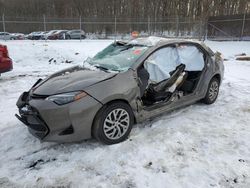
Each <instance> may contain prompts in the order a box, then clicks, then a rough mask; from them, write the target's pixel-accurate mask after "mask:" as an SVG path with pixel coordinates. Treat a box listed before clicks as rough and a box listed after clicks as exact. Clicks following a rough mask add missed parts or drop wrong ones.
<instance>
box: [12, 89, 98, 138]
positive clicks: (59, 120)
mask: <svg viewBox="0 0 250 188" xmlns="http://www.w3.org/2000/svg"><path fill="white" fill-rule="evenodd" d="M17 106H18V108H19V115H17V114H16V117H17V118H18V119H19V120H20V121H21V122H23V123H24V124H25V125H27V126H28V128H29V131H30V132H31V134H33V135H34V136H35V137H37V138H39V139H40V140H43V141H56V142H75V141H81V140H84V139H89V138H91V127H92V123H93V120H94V117H95V115H96V113H97V112H98V110H99V109H100V108H101V107H102V104H101V103H99V102H98V101H97V100H95V99H94V98H92V97H90V96H86V97H84V98H82V99H80V100H78V101H75V102H72V103H69V104H65V105H57V104H55V103H54V102H52V101H48V100H45V97H32V96H30V93H29V92H24V93H23V94H22V95H21V96H20V97H19V99H18V102H17Z"/></svg>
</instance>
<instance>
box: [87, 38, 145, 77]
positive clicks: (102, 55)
mask: <svg viewBox="0 0 250 188" xmlns="http://www.w3.org/2000/svg"><path fill="white" fill-rule="evenodd" d="M148 48H149V47H147V46H144V45H135V44H127V43H121V42H116V43H113V44H111V45H109V46H108V47H107V48H105V49H104V50H102V51H101V52H99V53H98V54H96V55H95V56H94V57H93V58H91V59H88V60H87V63H89V64H90V65H93V66H95V67H97V68H100V69H102V70H111V71H119V72H120V71H126V70H128V69H129V68H131V67H132V65H133V64H134V63H135V62H136V60H137V59H138V58H139V57H140V56H141V55H143V53H144V52H145V51H146V50H147V49H148Z"/></svg>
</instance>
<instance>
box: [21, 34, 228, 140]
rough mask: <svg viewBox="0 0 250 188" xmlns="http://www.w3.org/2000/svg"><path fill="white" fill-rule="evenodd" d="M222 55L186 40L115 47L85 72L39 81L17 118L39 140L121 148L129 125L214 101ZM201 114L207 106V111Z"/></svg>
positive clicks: (116, 44)
mask: <svg viewBox="0 0 250 188" xmlns="http://www.w3.org/2000/svg"><path fill="white" fill-rule="evenodd" d="M223 72H224V66H223V61H222V58H221V57H220V54H219V53H214V52H213V51H212V50H211V49H209V48H208V47H207V46H206V45H205V44H203V43H200V42H194V41H188V40H167V39H164V38H155V37H148V38H138V39H134V40H132V41H129V42H121V41H116V42H114V43H112V44H111V45H109V46H108V47H106V48H105V49H104V50H102V51H101V52H99V53H98V54H97V55H95V56H94V57H93V58H91V59H87V60H86V61H85V62H84V64H83V65H82V66H75V67H72V68H68V69H66V70H62V71H60V72H57V73H55V74H53V75H51V76H49V77H48V78H46V79H44V80H42V79H39V80H38V81H37V82H36V83H35V84H34V85H33V86H32V88H31V89H30V90H29V91H27V92H24V93H23V94H22V95H21V96H20V98H19V100H18V101H17V106H18V108H19V114H16V117H17V118H18V119H19V120H20V121H21V122H23V123H24V124H25V125H27V127H28V129H29V131H30V132H31V133H32V134H33V135H34V136H36V137H37V138H39V139H41V140H43V141H57V142H74V141H81V140H85V139H89V138H92V137H94V138H96V139H97V140H98V141H100V142H103V143H105V144H115V143H119V142H121V141H124V140H125V139H126V138H127V137H128V136H129V133H130V131H131V129H132V126H133V124H135V123H138V122H142V121H144V120H146V119H149V118H152V117H155V116H158V115H160V114H162V113H164V112H168V111H171V110H174V109H176V108H180V107H183V106H186V105H189V104H193V103H195V102H197V101H202V102H203V103H205V104H212V103H214V102H215V101H216V99H217V96H218V93H219V87H220V84H221V81H222V78H223ZM204 108H205V106H204Z"/></svg>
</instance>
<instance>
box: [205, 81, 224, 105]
mask: <svg viewBox="0 0 250 188" xmlns="http://www.w3.org/2000/svg"><path fill="white" fill-rule="evenodd" d="M219 87H220V82H219V80H218V78H215V77H214V78H212V80H211V81H210V83H209V85H208V90H207V93H206V96H205V98H204V99H203V102H204V103H205V104H213V103H214V102H215V101H216V99H217V97H218V94H219Z"/></svg>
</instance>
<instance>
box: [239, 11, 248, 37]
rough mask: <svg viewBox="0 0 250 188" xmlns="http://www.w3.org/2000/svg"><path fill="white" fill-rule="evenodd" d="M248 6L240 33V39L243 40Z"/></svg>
mask: <svg viewBox="0 0 250 188" xmlns="http://www.w3.org/2000/svg"><path fill="white" fill-rule="evenodd" d="M247 8H248V7H246V9H245V12H244V15H243V20H242V27H241V33H240V40H242V37H243V35H244V29H245V22H246V13H247Z"/></svg>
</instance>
